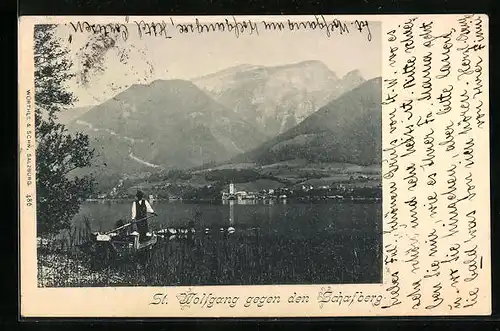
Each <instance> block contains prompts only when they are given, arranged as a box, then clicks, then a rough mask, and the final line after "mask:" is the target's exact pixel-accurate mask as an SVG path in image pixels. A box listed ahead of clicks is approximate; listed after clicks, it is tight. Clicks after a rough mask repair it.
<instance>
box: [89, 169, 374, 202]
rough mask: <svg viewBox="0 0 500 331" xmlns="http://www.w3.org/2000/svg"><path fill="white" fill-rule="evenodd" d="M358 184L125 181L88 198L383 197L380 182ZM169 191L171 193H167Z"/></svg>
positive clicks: (279, 199) (262, 199) (308, 199)
mask: <svg viewBox="0 0 500 331" xmlns="http://www.w3.org/2000/svg"><path fill="white" fill-rule="evenodd" d="M356 179H357V182H358V183H357V184H358V185H353V184H352V183H342V182H341V183H334V184H332V185H311V184H300V185H293V186H287V187H273V188H265V189H260V190H246V189H244V188H243V187H244V185H241V184H240V185H239V184H237V183H232V182H231V183H229V184H226V185H220V184H217V183H215V184H208V185H205V186H202V187H198V188H195V187H192V186H190V185H186V184H184V185H183V184H172V183H166V184H163V185H152V186H150V187H147V188H144V187H143V186H141V185H137V186H136V185H134V186H131V187H129V188H128V189H123V181H120V184H119V185H118V186H117V187H114V188H113V189H112V190H111V192H109V193H100V194H98V195H96V196H94V197H92V198H89V199H87V201H89V202H92V201H93V202H103V201H122V200H130V199H133V198H134V192H135V191H136V190H137V189H145V190H146V191H148V198H149V200H150V201H186V202H189V201H193V202H196V201H207V202H222V203H228V202H236V203H239V204H252V203H257V202H262V203H271V204H272V203H275V202H278V203H279V202H281V203H286V202H287V200H288V201H290V200H293V201H306V202H313V201H327V200H330V201H331V200H336V201H380V200H381V198H382V186H381V183H380V182H379V183H376V184H374V185H370V184H368V185H364V186H363V185H359V183H360V182H369V181H370V180H372V178H371V177H369V176H363V175H360V176H359V177H358V178H356ZM166 192H168V193H166Z"/></svg>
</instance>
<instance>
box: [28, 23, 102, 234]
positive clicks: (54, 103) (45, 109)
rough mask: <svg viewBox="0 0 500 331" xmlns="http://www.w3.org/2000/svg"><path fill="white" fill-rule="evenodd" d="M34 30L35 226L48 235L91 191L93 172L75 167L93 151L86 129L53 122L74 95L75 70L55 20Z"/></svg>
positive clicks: (64, 223)
mask: <svg viewBox="0 0 500 331" xmlns="http://www.w3.org/2000/svg"><path fill="white" fill-rule="evenodd" d="M34 33H35V35H34V37H35V38H34V40H35V49H34V56H35V59H34V60H35V127H36V142H37V148H36V171H37V178H36V184H37V230H38V235H40V236H46V235H53V234H56V233H58V232H59V231H61V230H63V229H67V228H69V226H70V222H71V219H72V218H73V216H74V215H75V214H76V213H78V210H79V208H80V203H81V202H82V201H83V200H84V199H85V198H86V197H88V196H89V195H90V194H91V193H92V191H93V188H94V179H93V177H92V176H91V175H84V176H77V175H75V173H74V172H75V170H77V169H79V168H84V167H87V166H89V165H90V162H91V159H92V156H93V154H94V151H93V149H91V148H90V146H89V138H88V136H87V135H85V134H83V133H76V134H74V135H71V134H70V133H69V132H68V131H67V129H66V127H65V126H64V125H62V124H60V123H58V122H57V114H58V113H59V112H60V111H62V110H64V109H65V108H67V107H70V106H72V105H73V103H74V102H75V101H76V98H75V96H74V95H73V94H72V93H71V92H70V91H69V90H68V88H67V83H68V81H69V80H70V79H72V78H73V76H74V74H73V73H72V72H71V68H72V65H73V64H72V61H71V59H70V57H69V56H68V54H69V51H68V50H67V49H66V48H65V47H63V45H62V44H61V42H60V39H59V38H58V37H57V35H56V26H55V25H36V26H35V32H34Z"/></svg>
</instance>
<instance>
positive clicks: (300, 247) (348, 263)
mask: <svg viewBox="0 0 500 331" xmlns="http://www.w3.org/2000/svg"><path fill="white" fill-rule="evenodd" d="M131 206H132V203H131V202H127V203H125V202H104V203H97V202H92V203H90V202H89V203H85V204H83V205H82V207H81V210H80V212H79V214H78V215H76V216H75V219H74V225H75V226H82V225H81V223H82V220H83V218H84V217H88V218H89V219H90V221H91V225H92V229H93V230H94V231H106V230H110V229H112V228H113V227H114V225H115V223H116V221H117V220H118V219H120V218H121V219H123V220H126V221H128V220H129V219H130V213H131ZM152 207H153V209H154V210H155V212H157V213H158V217H154V218H152V219H150V222H149V225H150V229H152V230H159V229H163V228H167V227H177V228H179V227H186V226H187V223H188V221H189V220H193V221H194V222H195V223H194V224H195V225H194V228H195V230H196V233H195V236H194V238H193V239H192V240H181V239H174V240H169V239H163V240H159V241H158V243H157V245H156V247H155V249H154V250H153V251H152V252H151V256H150V258H149V259H148V264H147V265H143V266H137V268H136V267H131V266H125V265H120V266H118V268H122V271H125V272H128V273H132V274H131V277H130V279H129V280H128V281H127V282H124V283H123V284H116V283H114V284H113V285H114V286H120V285H131V283H132V285H141V286H143V285H150V286H168V285H233V284H234V285H247V284H253V285H260V284H298V283H301V284H308V283H309V284H335V283H339V284H341V283H378V282H380V281H381V275H382V257H381V256H382V246H381V245H382V224H381V223H382V206H381V204H380V203H363V202H351V201H345V202H333V201H332V202H323V203H292V202H288V203H274V204H269V203H246V204H238V203H237V202H233V201H229V202H228V203H226V204H222V203H218V204H213V203H186V202H169V201H154V202H153V203H152ZM229 226H231V227H234V229H235V231H234V233H228V232H227V231H221V230H220V228H223V229H227V228H228V227H229ZM206 228H209V229H210V232H209V233H205V229H206Z"/></svg>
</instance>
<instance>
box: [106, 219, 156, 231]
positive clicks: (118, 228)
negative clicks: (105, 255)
mask: <svg viewBox="0 0 500 331" xmlns="http://www.w3.org/2000/svg"><path fill="white" fill-rule="evenodd" d="M153 216H157V215H155V214H153V215H149V216H146V217H144V218H141V219H138V220H136V221H132V222H129V223H127V224H125V225H122V226H120V227H117V228H116V229H113V230H110V231H108V232H106V233H105V234H110V233H112V232H115V231H118V230H121V229H123V228H126V227H127V226H131V225H132V224H135V223H139V222H142V221H144V220H147V219H148V218H151V217H153Z"/></svg>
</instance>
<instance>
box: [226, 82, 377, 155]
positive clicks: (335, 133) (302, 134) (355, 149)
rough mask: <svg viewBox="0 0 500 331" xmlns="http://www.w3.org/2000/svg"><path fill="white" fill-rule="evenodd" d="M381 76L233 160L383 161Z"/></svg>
mask: <svg viewBox="0 0 500 331" xmlns="http://www.w3.org/2000/svg"><path fill="white" fill-rule="evenodd" d="M380 91H381V78H374V79H371V80H369V81H367V82H365V83H363V84H361V85H360V86H358V87H356V88H355V89H353V90H352V91H349V92H347V93H345V94H344V95H342V96H341V97H339V98H337V99H335V100H333V101H331V102H329V103H328V104H327V105H325V106H324V107H322V108H320V109H319V110H318V111H316V112H314V113H313V114H311V115H310V116H308V117H307V118H306V119H305V120H304V121H302V122H301V123H300V124H298V125H297V126H295V127H293V128H292V129H290V130H287V131H286V132H284V133H282V134H280V135H278V136H277V137H275V138H273V139H270V140H269V141H267V142H265V143H264V144H262V145H261V146H259V147H258V148H256V149H255V150H252V151H250V152H247V153H244V154H241V155H239V156H237V157H236V158H235V159H234V162H257V163H259V164H271V163H276V162H281V161H286V160H294V159H305V160H307V161H309V162H312V163H327V162H339V163H353V164H358V165H373V164H380V163H381V152H382V149H381V145H382V109H381V95H380V94H381V93H380Z"/></svg>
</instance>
